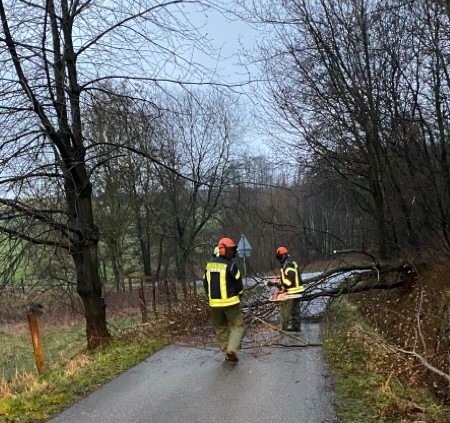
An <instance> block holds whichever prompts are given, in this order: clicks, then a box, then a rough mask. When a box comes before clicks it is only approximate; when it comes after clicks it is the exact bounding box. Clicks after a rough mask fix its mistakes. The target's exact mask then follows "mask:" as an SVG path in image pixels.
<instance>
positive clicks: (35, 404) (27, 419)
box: [0, 319, 166, 423]
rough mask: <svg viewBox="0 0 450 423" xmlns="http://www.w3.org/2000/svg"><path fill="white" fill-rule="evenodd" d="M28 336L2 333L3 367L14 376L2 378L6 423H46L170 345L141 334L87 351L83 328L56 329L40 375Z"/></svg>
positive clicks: (1, 413) (0, 409)
mask: <svg viewBox="0 0 450 423" xmlns="http://www.w3.org/2000/svg"><path fill="white" fill-rule="evenodd" d="M132 323H133V322H131V321H128V319H127V320H124V321H116V322H114V328H113V329H112V332H120V331H121V328H124V327H128V325H130V324H132ZM28 337H29V334H27V333H24V334H19V335H18V334H17V333H15V334H10V335H7V336H6V335H5V333H4V332H2V333H1V339H0V346H1V351H0V356H1V360H2V361H1V362H0V364H1V366H2V369H3V373H4V374H5V375H6V374H8V375H9V378H3V380H2V378H1V377H0V421H1V422H2V423H31V422H38V421H43V420H45V419H47V418H49V417H51V416H52V415H54V414H57V413H58V412H60V411H62V410H63V409H64V408H65V407H67V406H68V405H70V404H72V403H73V402H74V401H76V400H78V399H80V398H82V397H84V396H85V395H86V394H87V393H89V392H91V391H93V390H94V389H96V388H97V387H99V386H101V385H102V384H104V383H105V382H107V381H109V380H111V379H113V378H114V377H116V376H117V375H119V374H120V373H122V372H123V371H125V370H127V369H129V368H130V367H132V366H134V365H136V364H138V363H140V362H141V361H142V360H144V359H145V358H146V357H148V356H149V355H151V354H153V353H154V352H156V351H158V350H159V349H161V348H162V347H163V346H164V345H165V344H166V341H163V340H160V339H152V338H151V337H149V336H148V335H145V334H143V333H138V332H137V331H136V330H135V331H133V336H132V337H131V336H127V337H126V338H127V339H123V340H119V339H116V340H114V341H113V342H112V343H111V344H110V345H109V346H107V347H105V348H103V349H99V350H97V351H95V352H92V353H87V352H86V351H85V350H84V348H85V345H86V340H85V337H84V330H83V329H81V328H78V329H71V331H70V332H67V331H62V330H59V331H52V332H50V333H47V334H45V335H43V336H42V342H43V345H44V354H45V361H46V369H45V371H44V372H43V373H42V374H40V375H38V374H37V372H36V371H35V366H34V358H33V354H32V347H31V341H30V340H29V339H28ZM4 341H5V342H4ZM5 351H6V355H8V357H6V356H5ZM13 354H15V356H14V357H13ZM8 358H9V359H10V360H11V359H12V358H14V361H13V365H12V366H11V365H10V364H7V360H8ZM5 369H9V370H5ZM16 370H17V373H16Z"/></svg>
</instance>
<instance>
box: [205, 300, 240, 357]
mask: <svg viewBox="0 0 450 423" xmlns="http://www.w3.org/2000/svg"><path fill="white" fill-rule="evenodd" d="M211 312H212V324H213V327H214V330H215V332H216V335H217V338H218V339H219V344H220V349H221V351H223V352H232V351H233V352H236V351H237V350H238V349H239V348H240V345H241V340H242V337H243V336H244V319H243V318H242V313H241V305H240V304H235V305H232V306H228V307H211Z"/></svg>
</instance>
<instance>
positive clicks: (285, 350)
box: [49, 323, 337, 423]
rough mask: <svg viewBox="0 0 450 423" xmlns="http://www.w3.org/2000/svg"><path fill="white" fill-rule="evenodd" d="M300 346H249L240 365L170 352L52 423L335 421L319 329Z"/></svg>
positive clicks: (213, 354) (206, 354)
mask: <svg viewBox="0 0 450 423" xmlns="http://www.w3.org/2000/svg"><path fill="white" fill-rule="evenodd" d="M303 328H304V329H303V331H302V333H301V334H300V335H299V336H298V338H299V339H293V338H292V337H286V336H284V337H282V338H279V339H278V340H277V341H276V342H273V343H272V345H270V346H267V345H266V344H263V343H261V344H260V345H259V346H258V345H255V344H253V345H252V346H251V347H247V348H246V346H245V343H244V345H243V347H244V348H243V350H242V351H241V352H240V353H239V357H240V362H239V363H238V364H237V365H232V364H229V363H225V362H224V361H223V356H222V354H221V353H219V352H218V350H217V349H213V348H206V347H192V346H183V345H172V346H169V347H167V348H165V349H163V350H161V351H159V352H158V353H156V354H155V355H153V356H151V357H149V358H148V359H147V360H145V361H144V362H143V363H141V364H139V365H137V366H136V367H134V368H132V369H130V370H129V371H127V372H126V373H124V374H122V375H121V376H119V377H118V378H116V379H114V380H113V381H111V382H110V383H107V384H106V385H104V386H103V387H102V388H100V389H99V390H97V391H96V392H94V393H92V394H91V395H89V396H88V397H87V398H85V399H84V400H82V401H80V402H79V403H77V404H76V405H75V406H73V407H71V408H69V409H67V410H66V411H65V412H63V413H62V414H61V415H59V416H58V417H56V418H54V419H52V420H50V422H49V423H212V422H214V423H231V422H232V423H275V422H283V423H290V422H292V423H294V422H295V423H332V422H337V419H336V414H335V409H334V397H333V393H332V388H331V386H330V385H331V380H330V377H329V375H328V372H327V369H326V366H325V363H324V359H323V353H322V350H321V348H320V347H318V346H312V347H311V346H310V347H300V346H299V344H304V343H312V344H316V343H318V342H319V325H318V324H308V323H306V324H304V326H303Z"/></svg>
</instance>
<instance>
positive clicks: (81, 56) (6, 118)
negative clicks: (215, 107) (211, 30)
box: [0, 0, 211, 348]
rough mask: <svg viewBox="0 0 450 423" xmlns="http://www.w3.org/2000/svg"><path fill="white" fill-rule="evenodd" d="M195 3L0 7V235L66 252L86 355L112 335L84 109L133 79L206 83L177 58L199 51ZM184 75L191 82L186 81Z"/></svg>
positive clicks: (140, 0)
mask: <svg viewBox="0 0 450 423" xmlns="http://www.w3.org/2000/svg"><path fill="white" fill-rule="evenodd" d="M194 3H196V4H200V2H194V1H188V0H174V1H168V2H154V1H147V0H134V1H130V2H126V4H125V3H124V2H122V1H101V0H98V1H92V0H86V1H78V0H77V1H74V2H69V1H67V0H60V1H55V0H47V1H46V2H44V3H43V4H40V3H31V2H25V1H23V2H22V1H19V2H12V3H11V2H5V1H0V17H1V21H2V33H1V35H0V69H1V70H0V84H1V97H0V126H1V128H2V134H1V140H0V142H1V144H0V148H1V151H2V164H3V166H2V171H1V174H0V175H1V180H0V184H1V186H2V188H4V189H5V191H6V188H8V192H7V193H6V192H5V193H4V195H2V198H1V200H0V201H1V204H3V205H4V207H5V208H4V209H2V210H6V211H5V212H4V213H9V216H8V218H7V219H3V220H2V226H1V228H0V230H1V231H2V232H3V233H5V234H7V235H8V236H9V237H11V238H21V239H23V240H24V241H27V242H30V243H32V244H34V245H35V246H38V245H47V246H54V247H55V248H64V249H65V250H66V251H67V252H68V254H70V256H71V257H72V259H73V262H74V265H75V268H76V284H77V291H78V294H79V295H80V297H81V298H82V301H83V305H84V312H85V320H86V334H87V344H88V347H89V348H95V347H96V346H98V345H100V344H102V343H103V342H104V341H105V340H108V339H109V337H110V335H109V332H108V329H107V325H106V320H105V310H104V304H103V299H102V289H101V288H102V287H101V283H100V278H99V271H98V242H99V231H98V227H97V225H96V224H95V221H94V212H93V197H92V195H93V194H92V193H93V187H92V181H91V172H92V168H91V165H90V159H91V158H92V156H90V152H91V151H93V149H92V145H93V144H95V140H87V139H86V137H85V133H84V127H83V116H82V108H83V107H85V106H87V105H88V104H89V102H91V101H92V99H93V98H94V96H95V93H96V91H98V90H102V89H103V86H102V84H101V83H102V82H104V81H107V80H109V81H113V80H120V79H122V80H125V79H126V80H129V81H138V80H139V81H145V82H146V83H148V84H154V85H156V86H159V87H161V88H162V89H166V85H165V84H167V83H169V82H174V83H177V84H179V85H183V81H184V82H185V83H193V82H197V83H210V82H211V78H210V77H209V75H208V73H207V72H206V71H204V69H202V67H201V66H199V65H196V64H195V63H190V61H189V60H188V59H186V58H185V56H184V55H183V54H184V53H186V49H189V48H190V47H189V46H192V45H193V44H194V43H195V44H196V47H197V48H200V49H203V50H204V51H205V50H207V43H206V41H205V40H204V38H202V37H200V36H199V34H198V32H197V31H196V28H195V27H194V26H192V24H191V23H190V22H189V20H188V19H187V18H186V12H184V11H183V9H182V7H183V6H185V5H186V6H187V5H189V4H194ZM177 37H178V40H177ZM206 52H207V53H208V51H206ZM164 68H165V69H168V68H170V70H171V71H172V75H173V78H172V79H170V78H167V77H166V76H165V75H166V74H164V75H163V74H162V71H161V69H164ZM187 75H194V78H195V77H197V79H196V80H187ZM182 77H186V79H184V80H182V79H181V78H182ZM135 95H136V96H137V97H138V96H139V95H140V92H139V87H137V88H136V93H135ZM43 180H46V181H47V182H46V186H45V194H46V196H47V197H48V198H50V199H52V200H51V201H48V202H47V204H45V202H42V201H41V202H40V203H39V205H40V206H39V207H37V205H38V203H37V202H35V201H34V199H36V198H42V197H43V193H44V192H43V185H42V182H41V181H43ZM54 199H58V201H54ZM59 199H64V202H62V201H59ZM55 204H56V205H57V207H51V206H54V205H55ZM4 216H5V214H4ZM21 219H22V221H24V220H26V221H27V222H28V223H29V225H28V226H26V225H22V223H21V222H20V220H21ZM30 224H32V225H34V226H33V227H31V226H30ZM30 228H33V229H30Z"/></svg>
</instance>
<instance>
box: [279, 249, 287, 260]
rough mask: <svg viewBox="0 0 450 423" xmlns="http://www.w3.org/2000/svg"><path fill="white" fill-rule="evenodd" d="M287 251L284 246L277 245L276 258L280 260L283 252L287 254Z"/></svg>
mask: <svg viewBox="0 0 450 423" xmlns="http://www.w3.org/2000/svg"><path fill="white" fill-rule="evenodd" d="M288 253H289V251H288V249H287V248H286V247H278V248H277V253H276V257H277V259H278V260H280V259H281V258H282V257H283V256H284V255H285V254H288Z"/></svg>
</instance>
